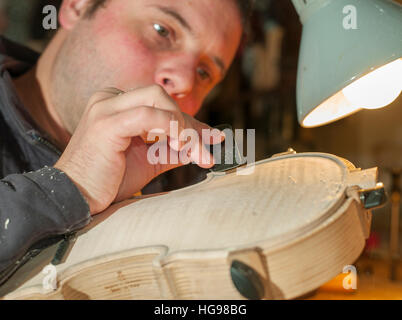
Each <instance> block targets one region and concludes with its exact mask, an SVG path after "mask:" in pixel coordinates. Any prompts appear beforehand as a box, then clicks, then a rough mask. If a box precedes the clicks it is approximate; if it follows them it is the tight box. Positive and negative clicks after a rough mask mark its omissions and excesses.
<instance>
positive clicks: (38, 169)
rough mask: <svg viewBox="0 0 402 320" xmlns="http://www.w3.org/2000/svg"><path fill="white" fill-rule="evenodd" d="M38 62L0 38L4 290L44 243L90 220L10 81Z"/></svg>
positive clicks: (0, 274)
mask: <svg viewBox="0 0 402 320" xmlns="http://www.w3.org/2000/svg"><path fill="white" fill-rule="evenodd" d="M37 58H38V55H37V54H36V53H34V52H33V51H30V50H29V49H27V48H24V47H21V46H19V45H17V44H15V43H12V42H10V41H8V40H6V39H4V38H0V179H1V180H0V286H1V285H2V284H4V283H5V282H6V281H7V280H8V279H9V277H10V276H11V275H12V274H13V273H14V272H15V271H16V270H17V269H18V268H19V267H20V266H21V265H22V264H23V263H24V262H26V261H28V260H29V259H30V258H31V257H33V256H34V255H35V254H37V253H38V252H40V250H41V249H43V248H44V247H46V244H49V243H53V242H54V241H58V240H60V238H62V237H63V236H66V235H69V234H70V233H73V232H74V231H77V230H78V229H81V228H83V227H84V226H86V225H87V224H88V223H89V222H90V221H91V216H90V212H89V207H88V204H87V203H86V201H85V199H84V198H83V196H82V195H81V193H80V192H79V190H78V188H77V187H76V186H75V185H74V183H73V182H72V181H71V180H70V179H69V178H68V176H67V175H66V174H64V173H63V172H61V171H59V170H57V169H56V168H53V167H52V166H53V165H54V164H55V163H56V161H57V160H58V158H59V156H60V155H61V152H60V151H59V150H58V149H57V148H56V147H55V146H54V145H52V144H51V143H50V142H49V139H48V138H47V137H46V134H45V133H43V132H40V130H39V129H38V128H37V127H35V124H34V122H33V120H32V119H31V118H30V116H29V114H28V113H27V112H26V110H25V109H24V106H23V105H22V103H21V101H20V100H19V98H18V96H17V93H16V91H15V88H14V86H13V83H12V80H11V79H12V77H16V76H18V75H21V74H23V73H24V72H25V71H27V70H28V69H29V68H30V67H31V66H33V65H34V64H35V62H36V60H37Z"/></svg>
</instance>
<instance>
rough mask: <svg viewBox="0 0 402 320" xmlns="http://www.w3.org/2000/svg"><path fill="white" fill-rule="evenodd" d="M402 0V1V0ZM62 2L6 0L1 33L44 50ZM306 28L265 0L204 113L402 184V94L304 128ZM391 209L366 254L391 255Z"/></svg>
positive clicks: (194, 174) (163, 182)
mask: <svg viewBox="0 0 402 320" xmlns="http://www.w3.org/2000/svg"><path fill="white" fill-rule="evenodd" d="M398 2H399V3H401V4H402V0H398ZM60 3H61V1H57V0H54V1H51V0H23V1H15V0H14V1H12V0H0V33H1V34H3V35H4V36H6V37H8V38H10V39H12V40H14V41H17V42H19V43H22V44H25V45H27V46H29V47H31V48H33V49H35V50H37V51H42V50H43V49H44V48H45V47H46V44H47V42H48V41H49V40H50V39H51V37H52V32H51V31H50V32H49V31H46V30H44V29H43V27H42V20H43V18H44V16H45V15H44V14H43V13H42V9H43V7H44V6H45V5H48V4H53V5H55V6H56V7H57V6H58V5H59V4H60ZM301 31H302V25H301V23H300V21H299V17H298V15H297V13H296V10H295V9H294V7H293V5H292V3H291V1H290V0H288V1H284V0H257V3H256V8H255V10H254V13H253V17H252V20H251V25H250V30H249V34H248V37H247V44H246V45H245V46H244V47H243V48H242V50H241V51H240V52H239V54H238V56H237V58H236V61H235V63H234V64H233V66H232V68H231V70H230V71H229V74H228V76H227V78H226V80H225V81H224V82H223V83H222V84H221V85H220V86H219V87H218V88H216V90H214V92H213V93H212V94H211V95H210V96H209V98H208V99H207V101H206V103H205V106H204V108H203V109H202V110H201V112H200V113H199V114H198V115H197V118H198V119H199V120H201V121H204V122H207V123H208V124H210V125H219V124H223V123H227V124H230V125H232V127H233V128H238V129H245V128H249V129H256V160H261V159H265V158H268V157H270V156H272V155H273V154H275V153H279V152H284V151H286V150H287V149H288V148H289V147H292V148H293V149H295V150H296V151H297V152H325V153H331V154H334V155H337V156H340V157H343V158H346V159H348V160H349V161H351V162H352V163H354V164H355V166H356V167H361V168H365V169H367V168H371V167H379V169H380V177H379V181H382V182H384V184H385V185H386V187H387V190H388V194H389V195H391V193H392V191H396V192H399V189H400V181H399V174H400V170H401V169H402V96H400V97H399V98H398V99H397V100H396V101H395V102H394V103H392V104H391V105H390V106H388V107H387V108H384V109H380V110H364V111H361V112H359V113H357V114H355V115H352V116H350V117H347V118H346V119H344V120H340V121H338V122H335V123H333V124H329V125H326V126H324V127H320V128H315V129H304V128H302V127H301V126H300V125H299V124H298V122H297V116H296V74H297V65H298V54H299V45H300V39H301ZM373 46H375V44H374V43H373ZM204 176H205V171H204V172H199V171H198V169H197V168H196V167H194V166H193V167H192V166H188V167H186V168H184V169H178V170H176V171H174V172H170V173H168V174H166V175H164V176H163V177H160V178H158V179H156V180H155V181H154V182H153V187H149V188H146V189H144V193H147V190H148V192H151V190H152V191H155V190H156V191H166V190H171V189H175V188H179V187H183V186H185V185H188V184H192V183H195V182H197V181H199V180H201V179H203V177H204ZM289 196H290V197H291V195H289ZM397 210H399V207H397ZM390 213H391V204H390V201H389V202H388V204H387V205H386V206H385V207H383V208H381V209H378V210H376V211H374V215H373V226H372V234H371V237H370V239H369V241H368V243H367V247H366V252H365V255H369V256H371V257H378V258H387V257H388V254H389V237H390V226H391V225H390ZM368 271H370V270H368ZM400 280H402V276H401V279H400Z"/></svg>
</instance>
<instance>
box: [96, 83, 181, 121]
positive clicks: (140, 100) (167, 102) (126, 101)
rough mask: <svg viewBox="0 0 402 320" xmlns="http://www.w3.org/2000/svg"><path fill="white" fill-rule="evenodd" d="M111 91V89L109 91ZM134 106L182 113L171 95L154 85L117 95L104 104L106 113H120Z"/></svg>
mask: <svg viewBox="0 0 402 320" xmlns="http://www.w3.org/2000/svg"><path fill="white" fill-rule="evenodd" d="M107 90H110V89H107ZM134 106H149V107H154V108H158V109H163V110H169V111H172V112H180V113H181V111H180V108H179V106H178V105H177V103H176V102H175V101H174V100H173V99H172V98H171V97H170V96H169V94H168V93H167V92H166V91H165V89H163V87H161V86H159V85H153V86H149V87H145V88H138V89H135V90H131V91H128V92H124V93H122V94H121V92H120V93H119V94H117V95H116V94H115V95H114V97H113V99H110V100H108V101H107V102H105V103H104V106H103V108H104V110H105V112H107V113H109V114H111V113H118V112H122V111H125V110H128V109H130V108H132V107H134Z"/></svg>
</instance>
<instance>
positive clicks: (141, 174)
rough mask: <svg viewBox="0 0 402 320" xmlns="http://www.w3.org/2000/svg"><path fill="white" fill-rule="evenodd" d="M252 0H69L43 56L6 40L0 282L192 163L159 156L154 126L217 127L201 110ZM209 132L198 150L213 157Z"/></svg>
mask: <svg viewBox="0 0 402 320" xmlns="http://www.w3.org/2000/svg"><path fill="white" fill-rule="evenodd" d="M247 2H248V1H247V0H219V1H216V0H197V1H192V0H180V1H178V0H163V1H161V0H135V1H131V0H64V1H63V3H62V6H61V8H60V11H59V21H60V25H61V28H60V30H58V32H57V34H56V35H55V37H54V38H53V40H52V41H51V43H50V44H49V46H48V47H47V49H46V50H45V52H44V53H43V54H42V55H41V57H40V58H39V59H38V60H36V57H35V56H34V55H33V54H32V53H31V52H28V51H27V50H25V49H24V50H23V49H22V48H20V47H18V46H16V45H15V44H12V43H9V42H7V41H6V40H3V45H2V47H3V48H2V49H1V51H2V53H3V55H2V58H1V61H0V63H1V67H2V68H1V80H0V87H1V88H0V90H1V91H0V92H1V94H0V108H1V109H0V130H1V132H0V148H1V158H0V161H1V163H0V164H1V166H0V169H1V170H2V171H1V172H0V177H2V180H1V181H0V199H1V201H0V282H1V281H2V280H3V282H4V280H5V279H7V278H8V277H9V276H10V274H12V273H13V271H15V269H16V268H17V267H18V266H19V265H21V264H22V263H23V262H24V261H26V260H27V259H29V258H30V257H31V256H32V255H33V254H35V253H36V252H38V250H40V248H41V247H43V246H44V245H45V244H46V243H49V241H51V240H52V239H53V238H55V239H58V236H62V235H66V234H69V233H72V232H74V231H76V230H78V229H80V228H82V227H84V226H85V225H87V224H88V223H89V222H90V221H91V215H94V214H97V213H100V212H102V211H103V210H105V209H106V208H107V207H109V206H110V205H111V204H112V203H113V202H116V201H121V200H124V199H127V198H129V197H130V196H132V195H133V194H134V193H136V192H138V191H140V190H141V189H142V188H143V187H144V186H145V185H146V184H148V183H149V182H150V181H151V180H152V179H153V178H154V177H156V176H157V175H159V174H161V173H163V172H165V171H167V170H170V169H172V168H174V167H177V166H180V165H181V164H167V165H161V164H159V165H152V164H150V163H149V161H148V160H147V150H148V148H149V146H148V145H147V144H146V143H145V142H144V137H146V135H147V133H148V132H150V131H151V130H152V129H155V128H161V129H163V130H165V132H169V128H170V122H171V121H177V122H178V124H179V125H178V126H179V132H178V133H179V134H180V132H181V131H182V130H184V129H187V128H191V129H195V130H196V131H197V132H198V133H200V134H201V131H202V129H209V126H207V125H206V124H203V123H200V122H198V121H197V120H195V119H194V118H193V116H194V115H195V114H196V113H197V111H198V110H199V108H200V107H201V104H202V101H203V100H204V98H205V97H206V96H207V94H208V93H209V92H210V91H211V89H212V88H213V87H214V86H216V85H217V84H218V83H219V82H220V81H221V80H222V79H223V77H224V75H225V73H226V71H227V69H228V67H229V65H230V64H231V62H232V60H233V58H234V56H235V53H236V51H237V48H238V46H239V43H240V40H241V37H242V31H243V23H242V22H243V20H244V13H245V9H244V8H246V4H247ZM102 88H107V89H102ZM116 88H118V89H116ZM177 138H178V136H170V137H169V147H170V148H171V149H172V152H174V153H176V154H177V153H178V152H180V150H181V149H180V148H181V147H182V143H180V142H179V141H178V139H177ZM204 143H210V141H202V138H200V139H199V141H197V145H198V147H199V148H198V152H196V151H193V152H192V153H191V155H190V156H191V160H193V161H194V162H195V163H197V164H198V165H199V166H200V167H203V168H209V167H211V166H212V165H213V158H212V155H211V154H209V153H205V152H201V151H202V148H205V146H204ZM196 149H197V148H194V150H196ZM26 171H31V172H28V173H24V172H26Z"/></svg>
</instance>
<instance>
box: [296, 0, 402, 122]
mask: <svg viewBox="0 0 402 320" xmlns="http://www.w3.org/2000/svg"><path fill="white" fill-rule="evenodd" d="M293 3H294V5H295V7H296V10H297V11H298V13H299V15H300V19H301V22H302V24H303V35H302V43H301V48H300V57H299V65H298V76H297V77H298V78H297V110H298V120H299V123H300V124H301V125H302V126H304V127H315V126H320V125H324V124H327V123H329V122H333V121H335V120H338V119H341V118H343V117H346V116H348V115H350V114H352V113H354V112H357V111H359V110H361V109H362V108H378V107H383V106H385V105H387V104H389V103H391V102H392V101H393V100H395V99H396V98H397V97H398V95H399V94H400V91H401V89H402V6H401V5H399V4H397V3H395V2H393V1H391V0H293Z"/></svg>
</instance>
